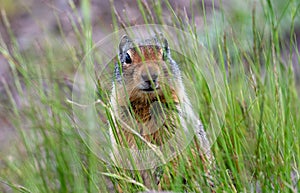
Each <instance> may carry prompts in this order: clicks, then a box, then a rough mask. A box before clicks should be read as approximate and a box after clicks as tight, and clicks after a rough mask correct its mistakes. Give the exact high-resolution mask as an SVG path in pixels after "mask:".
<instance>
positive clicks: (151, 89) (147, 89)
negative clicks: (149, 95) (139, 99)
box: [141, 87, 154, 92]
mask: <svg viewBox="0 0 300 193" xmlns="http://www.w3.org/2000/svg"><path fill="white" fill-rule="evenodd" d="M141 91H143V92H154V89H153V88H151V87H149V88H146V89H141Z"/></svg>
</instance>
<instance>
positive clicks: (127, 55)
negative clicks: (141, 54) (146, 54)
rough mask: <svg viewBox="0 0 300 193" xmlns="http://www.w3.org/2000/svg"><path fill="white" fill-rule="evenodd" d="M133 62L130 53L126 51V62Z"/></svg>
mask: <svg viewBox="0 0 300 193" xmlns="http://www.w3.org/2000/svg"><path fill="white" fill-rule="evenodd" d="M131 62H132V60H131V58H130V56H129V54H128V53H126V56H125V63H126V64H131Z"/></svg>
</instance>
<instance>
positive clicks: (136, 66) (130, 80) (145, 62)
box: [112, 46, 206, 187]
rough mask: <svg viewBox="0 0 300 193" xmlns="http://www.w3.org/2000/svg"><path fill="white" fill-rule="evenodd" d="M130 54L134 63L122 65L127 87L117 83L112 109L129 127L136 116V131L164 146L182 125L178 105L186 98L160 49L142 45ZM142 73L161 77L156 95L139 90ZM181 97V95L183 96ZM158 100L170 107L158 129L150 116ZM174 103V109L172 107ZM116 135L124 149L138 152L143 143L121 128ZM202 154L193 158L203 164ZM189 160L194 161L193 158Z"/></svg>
mask: <svg viewBox="0 0 300 193" xmlns="http://www.w3.org/2000/svg"><path fill="white" fill-rule="evenodd" d="M127 53H128V54H129V55H130V57H131V60H132V63H130V64H124V65H123V81H124V84H122V83H116V84H115V88H114V89H115V92H113V93H112V94H113V96H112V98H113V100H112V101H114V102H115V103H116V104H113V106H114V107H113V108H114V110H116V111H117V114H118V116H119V118H120V119H122V121H124V122H125V123H127V124H128V125H129V126H131V124H130V123H131V119H132V117H133V118H134V119H135V120H136V123H137V126H138V127H137V129H138V130H137V131H138V132H139V133H140V135H141V136H142V137H143V138H144V139H145V140H146V141H148V142H150V143H152V144H154V145H157V146H161V145H162V144H164V143H165V142H167V141H168V140H169V139H170V138H172V136H173V135H174V133H175V131H176V129H177V128H178V127H179V125H180V123H179V122H178V112H177V111H176V108H177V109H178V107H179V102H182V101H180V100H182V96H185V93H183V94H182V93H180V92H182V91H181V90H180V87H179V86H178V85H175V84H174V82H171V81H170V79H171V78H170V77H171V76H172V75H170V74H169V73H168V69H167V66H166V63H165V62H164V61H163V53H162V49H161V48H158V47H157V46H140V47H139V50H137V49H129V50H128V51H127ZM143 73H150V74H151V73H157V74H158V85H159V88H158V89H157V90H156V92H149V93H148V92H143V91H142V90H140V89H139V85H140V84H141V82H142V81H143V80H142V78H141V75H142V74H143ZM166 92H167V93H168V94H167V95H168V97H166V96H165V94H166ZM183 92H184V91H183ZM178 94H182V95H181V97H180V96H179V95H178ZM126 96H128V97H126ZM126 98H127V99H126ZM128 98H129V100H128ZM155 101H160V102H161V103H162V104H165V105H167V106H168V108H166V117H165V119H163V118H162V121H163V124H161V126H160V127H159V128H157V124H155V121H156V120H154V119H153V117H152V115H151V113H150V107H151V106H150V105H151V104H152V103H153V102H155ZM172 104H173V106H174V107H175V109H174V108H172ZM130 106H131V108H130ZM130 109H132V110H130ZM145 130H146V131H145ZM117 133H118V138H119V139H118V141H119V143H120V144H119V145H121V146H124V147H125V146H127V145H128V147H130V148H134V149H137V148H138V147H137V143H139V144H140V143H142V142H141V141H140V139H139V138H138V137H136V136H135V134H133V133H132V132H130V131H128V130H126V128H124V127H122V126H121V127H119V128H117ZM205 140H206V139H205ZM196 145H197V143H196ZM198 145H199V144H198ZM199 152H201V150H200V149H198V150H197V149H195V150H193V155H194V157H199V156H200V157H201V158H202V159H203V162H204V159H205V158H203V155H201V153H199ZM199 154H200V155H199ZM188 159H189V160H191V159H193V158H188ZM172 163H173V165H174V167H175V168H176V167H177V162H176V160H173V161H172ZM191 163H192V162H191ZM148 177H149V176H148ZM145 178H146V177H145ZM144 180H145V184H146V186H148V187H149V186H151V184H150V182H149V179H144ZM162 182H164V183H168V182H169V179H168V175H166V174H164V175H163V177H162Z"/></svg>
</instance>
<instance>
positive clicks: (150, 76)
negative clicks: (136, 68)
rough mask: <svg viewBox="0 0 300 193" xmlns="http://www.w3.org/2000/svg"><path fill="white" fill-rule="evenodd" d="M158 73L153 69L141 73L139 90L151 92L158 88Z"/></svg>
mask: <svg viewBox="0 0 300 193" xmlns="http://www.w3.org/2000/svg"><path fill="white" fill-rule="evenodd" d="M158 76H159V72H158V71H156V70H155V69H153V68H148V70H144V72H142V73H141V81H142V83H141V89H142V90H146V91H153V90H154V89H157V88H158Z"/></svg>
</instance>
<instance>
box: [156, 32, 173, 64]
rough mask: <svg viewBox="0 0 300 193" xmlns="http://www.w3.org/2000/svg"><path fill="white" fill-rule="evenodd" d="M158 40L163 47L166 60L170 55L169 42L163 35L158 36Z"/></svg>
mask: <svg viewBox="0 0 300 193" xmlns="http://www.w3.org/2000/svg"><path fill="white" fill-rule="evenodd" d="M156 38H157V39H158V41H160V44H161V45H162V47H163V59H164V60H166V59H167V58H168V56H169V54H170V48H169V43H168V40H167V39H166V38H165V36H164V35H163V34H162V33H159V34H157V35H156Z"/></svg>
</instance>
